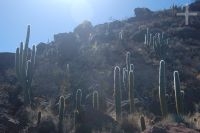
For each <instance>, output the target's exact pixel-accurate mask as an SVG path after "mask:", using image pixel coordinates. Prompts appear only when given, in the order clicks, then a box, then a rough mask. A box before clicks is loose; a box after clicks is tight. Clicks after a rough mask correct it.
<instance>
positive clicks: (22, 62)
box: [15, 25, 36, 104]
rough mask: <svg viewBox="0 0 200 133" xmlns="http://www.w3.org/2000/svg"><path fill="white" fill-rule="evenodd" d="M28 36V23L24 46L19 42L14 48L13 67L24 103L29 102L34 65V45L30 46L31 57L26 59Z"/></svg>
mask: <svg viewBox="0 0 200 133" xmlns="http://www.w3.org/2000/svg"><path fill="white" fill-rule="evenodd" d="M29 37H30V25H28V28H27V35H26V41H25V46H24V47H23V43H21V44H20V48H17V49H16V55H15V69H16V74H17V78H18V79H19V81H20V84H21V86H22V87H23V91H24V103H25V104H31V95H32V90H31V83H32V78H33V70H34V67H35V53H36V52H35V51H36V50H35V46H33V48H32V53H31V58H30V59H28V43H29Z"/></svg>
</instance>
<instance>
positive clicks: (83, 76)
mask: <svg viewBox="0 0 200 133" xmlns="http://www.w3.org/2000/svg"><path fill="white" fill-rule="evenodd" d="M198 7H199V2H196V3H193V4H192V5H191V11H199V9H200V7H199V8H198ZM180 11H181V9H180V8H176V10H175V12H180ZM135 14H136V17H133V18H129V19H126V20H123V21H118V20H116V21H113V22H110V23H105V24H100V25H96V26H93V25H92V24H91V23H90V22H88V21H85V22H83V23H82V24H80V25H79V26H77V27H76V28H75V29H74V31H73V32H70V33H60V34H57V35H54V41H52V42H50V43H48V44H45V43H40V44H38V45H37V57H36V70H35V73H34V78H33V84H32V88H33V95H34V101H35V103H34V104H35V105H37V107H36V108H35V109H34V111H32V112H35V114H34V113H32V114H31V115H30V111H29V109H27V108H25V107H24V106H23V100H22V89H21V87H20V85H19V84H18V80H17V78H16V75H15V70H14V60H15V59H14V54H11V53H1V54H0V74H1V75H0V83H1V85H0V90H1V95H0V101H1V103H0V110H1V112H0V131H1V130H2V131H6V132H10V133H12V132H16V131H18V132H19V131H22V129H23V130H28V129H26V128H27V127H34V124H35V121H36V120H35V119H33V121H30V119H31V117H33V116H35V115H36V114H37V111H38V110H43V111H44V110H45V111H44V112H45V113H46V116H49V118H52V119H53V120H47V121H44V125H45V124H46V123H48V124H50V125H53V126H52V127H54V126H55V123H56V122H57V115H58V105H57V103H58V97H59V96H60V95H65V96H66V99H67V100H66V102H67V108H66V114H71V113H72V111H73V109H74V103H75V92H76V90H77V89H82V90H83V101H82V102H83V103H84V105H85V106H86V110H87V109H88V108H89V107H90V106H91V101H92V100H91V99H92V92H93V91H94V90H98V91H99V92H100V94H101V98H102V99H101V102H100V106H101V109H100V110H101V111H102V112H103V114H97V115H99V116H101V117H103V118H104V115H105V119H106V120H108V121H109V122H110V123H111V124H114V123H115V122H113V121H114V120H113V119H112V118H111V117H110V116H112V113H113V111H114V109H113V108H114V107H113V103H114V102H113V99H114V98H113V69H114V67H115V66H116V65H118V66H120V67H121V68H122V67H124V66H125V54H126V52H127V51H130V53H131V63H133V64H134V70H135V88H136V91H135V94H136V98H137V101H138V102H137V105H136V106H137V107H138V110H137V111H141V110H142V112H143V113H144V112H145V113H146V112H149V113H152V114H153V115H155V116H159V115H160V109H159V108H160V107H159V101H158V68H159V61H160V57H158V56H157V55H156V54H155V53H154V52H153V51H152V50H149V49H148V48H147V47H146V46H145V45H144V38H145V37H144V35H145V33H146V29H147V28H149V30H150V32H151V33H157V32H159V33H162V32H164V33H165V36H166V37H168V38H169V45H168V48H167V50H166V57H165V61H166V65H167V66H166V70H167V92H168V94H169V95H172V98H173V71H174V70H178V71H179V73H180V80H181V88H183V89H184V90H185V112H186V113H188V112H192V113H194V112H195V111H196V110H197V109H198V107H199V105H198V103H199V101H200V96H199V93H200V82H199V81H200V62H199V60H200V59H199V58H200V53H199V49H200V38H199V35H200V16H198V17H191V19H190V25H189V26H185V25H184V18H182V17H176V16H174V12H173V11H172V9H168V10H163V11H157V12H153V11H150V10H149V9H146V8H137V9H135ZM121 31H123V37H120V36H121V35H120V32H121ZM68 68H69V71H67V69H68ZM66 73H67V74H66ZM66 75H68V76H66ZM66 78H67V79H66ZM124 92H127V90H124ZM105 99H106V100H105ZM123 100H127V97H126V95H125V96H124V97H123ZM108 101H110V103H108ZM169 102H170V105H169V108H170V112H172V113H174V110H175V104H174V101H169ZM107 104H108V105H107ZM106 105H107V106H106ZM88 106H89V107H88ZM124 106H125V107H124V113H126V109H127V108H128V107H127V105H126V104H125V105H124ZM108 107H109V109H108ZM83 112H84V111H83ZM33 114H34V115H33ZM90 114H91V113H90ZM84 116H85V115H84ZM86 116H87V115H86ZM69 118H70V117H69ZM85 119H86V118H85ZM149 119H150V118H149ZM52 121H53V122H52ZM88 121H90V123H91V121H97V120H93V119H92V120H91V118H89V120H88ZM45 122H46V123H45ZM84 122H85V121H84ZM100 123H101V122H100ZM27 125H28V126H27ZM42 125H43V124H42ZM97 125H98V124H97ZM100 125H101V124H100ZM118 126H119V125H116V126H115V127H116V129H117V128H118ZM11 127H12V128H11ZM100 127H101V126H100ZM168 127H169V128H168ZM67 128H68V129H67V130H70V129H71V126H70V124H69V126H68V127H67ZM90 128H91V129H93V127H90ZM126 128H127V127H126ZM176 128H179V129H180V130H182V129H183V128H182V127H181V125H175V126H174V125H167V126H166V127H165V128H164V129H163V130H165V131H166V132H175V130H176V131H177V132H178V130H179V129H176ZM46 129H48V126H47V127H43V126H42V127H41V132H43V133H44V132H49V130H47V131H44V130H46ZM131 129H134V128H131ZM54 130H55V131H54ZM71 130H73V129H71ZM71 130H70V131H71ZM123 130H124V131H126V129H123ZM189 130H190V129H188V131H189ZM33 131H35V129H34V128H33V129H32V128H31V129H30V128H29V132H33ZM51 131H52V132H56V127H55V128H53V129H51ZM132 131H133V130H132ZM186 131H187V130H182V131H180V132H186ZM35 132H36V131H35ZM38 132H39V131H38ZM128 132H129V131H128V130H127V133H128ZM138 132H139V130H138ZM147 132H150V131H148V130H147ZM152 132H156V131H152ZM191 132H195V131H194V130H192V129H191Z"/></svg>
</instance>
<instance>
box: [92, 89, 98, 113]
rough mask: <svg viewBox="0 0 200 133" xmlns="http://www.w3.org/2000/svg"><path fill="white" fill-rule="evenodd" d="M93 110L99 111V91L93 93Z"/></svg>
mask: <svg viewBox="0 0 200 133" xmlns="http://www.w3.org/2000/svg"><path fill="white" fill-rule="evenodd" d="M92 102H93V108H94V109H96V110H99V93H98V91H94V92H93V101H92Z"/></svg>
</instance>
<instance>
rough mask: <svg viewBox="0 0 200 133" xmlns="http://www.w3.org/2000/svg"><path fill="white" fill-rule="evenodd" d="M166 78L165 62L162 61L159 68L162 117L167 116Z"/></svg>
mask: <svg viewBox="0 0 200 133" xmlns="http://www.w3.org/2000/svg"><path fill="white" fill-rule="evenodd" d="M165 93H166V78H165V61H164V60H161V61H160V68H159V99H160V107H161V112H162V115H163V116H164V117H165V116H166V115H167V102H166V97H165Z"/></svg>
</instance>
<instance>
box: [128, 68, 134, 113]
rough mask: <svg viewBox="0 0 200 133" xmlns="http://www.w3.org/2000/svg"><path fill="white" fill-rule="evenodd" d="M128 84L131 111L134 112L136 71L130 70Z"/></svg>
mask: <svg viewBox="0 0 200 133" xmlns="http://www.w3.org/2000/svg"><path fill="white" fill-rule="evenodd" d="M128 86H129V102H130V113H133V112H134V72H133V70H130V71H129V78H128Z"/></svg>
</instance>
